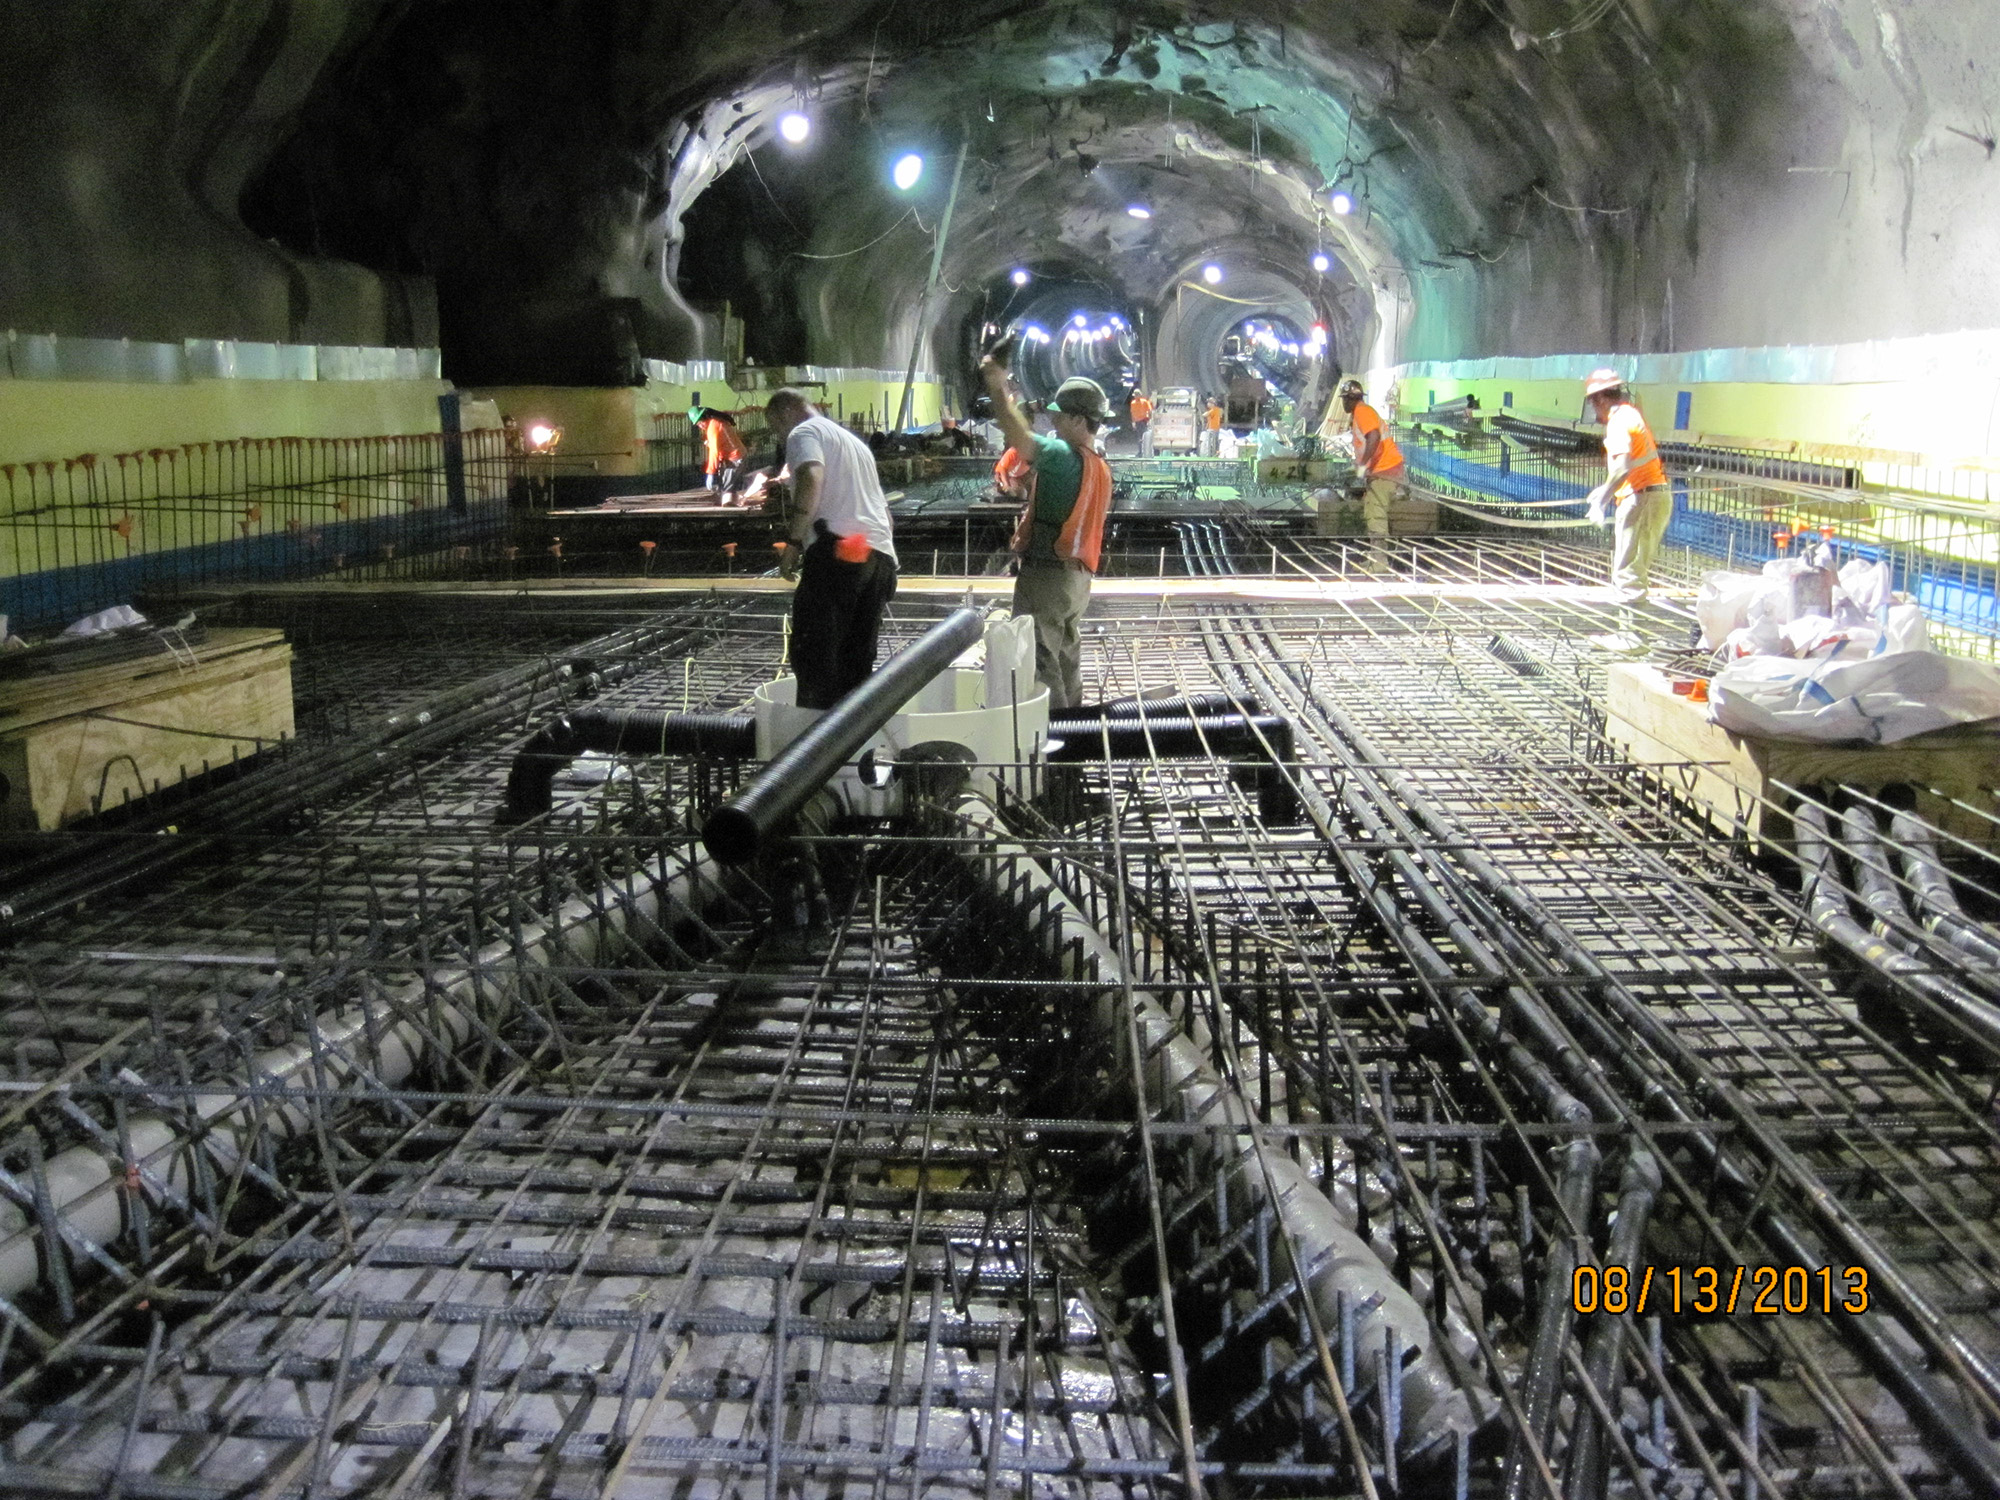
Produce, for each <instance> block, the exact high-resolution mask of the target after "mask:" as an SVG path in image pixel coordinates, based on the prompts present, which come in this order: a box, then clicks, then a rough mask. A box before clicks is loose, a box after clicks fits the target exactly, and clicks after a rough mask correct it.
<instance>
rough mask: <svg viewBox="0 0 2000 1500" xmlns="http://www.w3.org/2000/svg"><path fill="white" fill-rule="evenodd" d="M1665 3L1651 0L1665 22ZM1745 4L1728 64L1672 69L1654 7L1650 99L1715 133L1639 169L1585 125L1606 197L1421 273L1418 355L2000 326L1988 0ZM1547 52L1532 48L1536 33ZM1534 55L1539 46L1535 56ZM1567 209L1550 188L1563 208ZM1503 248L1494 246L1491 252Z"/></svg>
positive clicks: (1649, 10) (1996, 109)
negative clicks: (1747, 100)
mask: <svg viewBox="0 0 2000 1500" xmlns="http://www.w3.org/2000/svg"><path fill="white" fill-rule="evenodd" d="M1667 9H1668V8H1667V7H1655V6H1652V5H1637V4H1635V5H1634V7H1633V11H1634V14H1635V15H1636V16H1639V17H1641V18H1642V19H1643V20H1644V21H1652V20H1653V19H1654V18H1655V17H1656V16H1657V15H1658V14H1659V13H1660V12H1664V11H1666V10H1667ZM1761 9H1762V13H1761V14H1753V12H1752V8H1749V7H1746V8H1745V14H1744V17H1743V20H1744V25H1745V33H1746V34H1745V37H1744V44H1745V45H1746V46H1747V47H1749V48H1751V51H1750V54H1749V55H1748V56H1746V57H1744V58H1743V59H1742V60H1741V62H1740V63H1738V62H1737V61H1735V60H1730V61H1729V62H1728V64H1727V66H1726V67H1725V68H1724V69H1723V71H1722V72H1721V73H1720V74H1719V75H1717V76H1708V75H1706V74H1694V73H1689V72H1686V71H1683V70H1681V69H1678V68H1677V67H1676V63H1675V50H1674V47H1673V45H1672V41H1671V28H1670V27H1669V26H1668V25H1667V24H1666V23H1664V22H1656V23H1655V24H1656V26H1657V31H1656V34H1657V35H1658V36H1659V37H1660V41H1659V44H1658V45H1659V51H1658V53H1657V55H1656V56H1655V57H1654V58H1653V59H1652V62H1653V68H1654V72H1653V75H1652V76H1649V77H1646V78H1644V79H1641V80H1638V81H1637V82H1636V83H1633V82H1630V81H1626V80H1621V81H1620V82H1619V84H1618V87H1619V88H1621V89H1627V88H1629V90H1630V95H1631V97H1633V98H1634V100H1635V108H1634V109H1633V111H1632V114H1633V116H1634V117H1635V118H1638V117H1642V116H1643V115H1644V114H1645V113H1646V112H1645V111H1643V110H1642V109H1640V108H1638V107H1637V101H1638V99H1639V98H1641V97H1642V96H1643V95H1644V94H1647V93H1657V94H1659V95H1660V97H1661V100H1662V103H1664V104H1666V105H1670V106H1671V107H1672V108H1673V109H1674V110H1678V111H1682V112H1685V111H1690V110H1699V109H1703V108H1710V109H1713V108H1715V107H1716V106H1717V102H1718V101H1724V100H1727V99H1728V98H1729V97H1730V96H1731V95H1732V94H1737V93H1740V92H1742V91H1744V90H1752V91H1755V92H1756V93H1757V95H1758V96H1759V97H1758V98H1757V100H1756V104H1755V107H1753V108H1744V109H1738V110H1735V111H1732V112H1729V113H1727V114H1725V115H1720V116H1718V120H1717V125H1716V128H1715V130H1714V131H1713V138H1712V142H1711V144H1710V145H1709V146H1708V147H1706V148H1705V149H1704V150H1702V151H1701V152H1699V153H1693V154H1688V155H1686V156H1684V157H1683V158H1681V159H1680V160H1679V161H1678V162H1677V163H1671V164H1667V165H1663V166H1660V167H1656V168H1655V169H1653V170H1651V171H1648V172H1645V173H1642V174H1625V173H1621V172H1619V171H1618V170H1617V164H1618V162H1619V161H1620V160H1621V158H1622V157H1623V156H1624V155H1625V154H1626V147H1627V144H1628V142H1627V141H1625V140H1621V139H1619V138H1618V137H1615V136H1614V137H1612V138H1610V139H1606V140H1603V141H1601V142H1595V143H1593V142H1591V141H1589V140H1588V139H1579V140H1578V141H1576V142H1575V143H1573V144H1572V145H1571V146H1570V147H1569V149H1570V150H1571V151H1572V152H1573V153H1577V154H1579V155H1581V154H1583V153H1585V152H1586V150H1587V149H1595V150H1596V151H1597V153H1598V155H1599V158H1600V160H1601V161H1602V162H1603V163H1604V170H1603V171H1602V173H1601V179H1600V185H1599V187H1598V188H1597V191H1596V193H1595V195H1594V196H1591V197H1588V198H1585V199H1583V200H1582V201H1578V202H1574V203H1572V205H1571V206H1570V207H1569V208H1567V209H1561V210H1553V211H1551V212H1547V213H1545V214H1544V215H1543V216H1542V218H1543V222H1541V223H1539V224H1536V225H1534V226H1533V230H1532V232H1531V233H1529V234H1527V235H1526V236H1524V237H1523V238H1521V239H1519V240H1514V241H1508V242H1506V243H1498V242H1495V243H1492V244H1489V245H1485V246H1480V247H1478V249H1479V250H1480V251H1481V252H1483V253H1481V254H1480V256H1479V257H1478V258H1477V259H1476V260H1471V261H1463V260H1462V261H1461V262H1460V264H1459V265H1458V266H1455V267H1453V268H1452V269H1450V270H1449V271H1447V270H1444V269H1442V268H1426V269H1428V270H1430V271H1431V274H1430V275H1429V276H1428V277H1426V278H1425V279H1424V280H1423V281H1421V282H1420V283H1419V284H1418V285H1417V287H1416V288H1415V297H1416V302H1417V308H1418V312H1417V319H1416V323H1415V326H1414V328H1413V330H1412V333H1411V335H1410V337H1409V339H1408V340H1407V341H1406V342H1405V344H1404V347H1403V350H1402V351H1401V353H1402V357H1404V358H1417V359H1423V358H1454V357H1464V356H1483V355H1489V354H1540V353H1554V352H1561V351H1566V350H1596V349H1619V350H1632V351H1638V352H1652V351H1667V350H1684V349H1700V348H1712V347H1733V346H1758V345H1765V344H1808V343H1844V342H1850V341H1858V340H1864V339H1877V338H1890V337H1897V336H1905V335H1913V334H1926V333H1944V332H1951V331H1955V330H1958V329H1963V328H1993V327H2000V277H1996V276H1995V275H1994V274H1993V272H1992V269H1991V264H1992V258H1993V249H1992V247H1993V246H1994V245H1995V243H2000V161H1996V159H1995V139H1994V138H1995V133H1996V128H1995V127H1996V117H2000V74H1996V69H2000V57H1996V55H1995V53H1994V50H1993V49H1994V43H1995V41H1996V40H2000V12H1996V10H1995V9H1994V7H1993V6H1992V5H1991V3H1990V0H1774V3H1772V4H1771V5H1770V6H1768V7H1764V8H1761ZM1528 50H1529V51H1531V52H1532V51H1533V50H1534V49H1533V48H1530V49H1528ZM1523 66H1524V67H1527V68H1532V67H1535V66H1536V64H1533V63H1531V62H1524V63H1523ZM1547 206H1548V207H1550V208H1551V209H1552V208H1553V206H1552V205H1547ZM1489 257H1490V259H1489Z"/></svg>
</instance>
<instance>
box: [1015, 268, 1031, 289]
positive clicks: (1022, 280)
mask: <svg viewBox="0 0 2000 1500" xmlns="http://www.w3.org/2000/svg"><path fill="white" fill-rule="evenodd" d="M1013 282H1014V285H1015V286H1026V285H1027V284H1028V273H1027V272H1026V271H1022V270H1018V269H1017V270H1016V271H1015V272H1014V276H1013Z"/></svg>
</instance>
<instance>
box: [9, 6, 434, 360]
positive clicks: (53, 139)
mask: <svg viewBox="0 0 2000 1500" xmlns="http://www.w3.org/2000/svg"><path fill="white" fill-rule="evenodd" d="M387 8H388V0H68V3H61V4H53V3H48V0H0V58H4V59H5V67H6V78H5V82H6V86H5V87H4V88H0V263H4V272H0V326H5V327H14V328H18V329H20V330H22V331H23V332H37V333H61V334H69V335H80V336H89V337H109V338H120V337H129V338H136V339H163V340H176V339H181V338H188V337H206V338H245V339H259V340H274V341H287V342H299V343H368V344H412V343H416V344H428V343H433V342H435V337H436V331H435V325H434V318H433V314H432V311H431V307H430V298H429V294H428V290H427V288H426V287H425V286H424V285H423V284H422V283H421V282H414V283H413V282H410V281H406V280H404V279H402V278H399V277H396V276H394V275H387V276H385V275H381V274H377V273H375V272H371V271H368V270H364V269H363V268H361V267H360V266H357V265H354V264H352V263H343V262H340V261H337V260H332V259H328V258H323V257H316V256H314V255H312V254H310V253H309V252H303V251H301V250H300V249H298V248H297V247H294V248H290V249H287V248H284V247H281V246H278V245H275V244H273V243H271V242H270V241H268V240H265V239H261V238H259V237H258V236H256V235H254V234H252V233H251V232H250V231H249V230H247V229H246V228H245V227H244V225H243V222H242V220H241V219H240V218H239V217H238V214H237V211H236V202H237V197H238V195H239V194H240V193H241V191H242V188H243V184H244V182H245V180H246V179H247V178H248V176H249V175H250V174H251V173H252V172H253V171H255V170H256V169H257V168H258V167H259V166H260V165H261V164H262V163H263V162H264V161H265V160H266V158H267V157H268V156H269V154H270V153H271V151H272V150H273V148H274V147H275V146H276V144H277V142H278V140H279V139H280V138H281V136H282V133H283V132H284V130H285V129H286V128H288V126H289V125H290V123H291V120H292V118H293V116H294V113H295V111H296V110H297V108H298V106H299V104H300V102H301V101H302V100H303V99H304V97H305V95H306V93H307V91H308V90H309V89H310V88H311V87H312V84H313V82H314V80H315V79H316V78H317V77H318V76H319V73H320V71H321V69H322V68H323V66H324V65H325V63H326V61H327V59H328V58H329V57H332V56H334V55H335V54H337V53H338V52H340V51H341V50H342V49H344V48H347V47H350V46H352V45H353V44H354V43H355V41H356V40H357V39H358V38H359V37H360V36H362V35H363V34H365V33H366V31H367V30H368V29H369V28H370V27H372V26H373V25H375V23H376V22H377V21H378V20H379V19H380V17H381V16H382V14H383V13H384V11H385V10H386V9H387Z"/></svg>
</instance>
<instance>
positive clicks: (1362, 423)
mask: <svg viewBox="0 0 2000 1500" xmlns="http://www.w3.org/2000/svg"><path fill="white" fill-rule="evenodd" d="M1371 432H1379V433H1381V434H1382V441H1381V442H1380V443H1379V444H1378V445H1377V446H1376V449H1375V461H1374V462H1373V463H1371V464H1370V465H1369V466H1368V472H1369V473H1370V474H1388V473H1391V472H1393V471H1394V470H1396V469H1400V468H1402V467H1403V450H1402V449H1401V448H1398V447H1397V446H1396V440H1395V439H1394V438H1392V437H1390V436H1389V429H1388V428H1386V427H1384V426H1383V425H1382V415H1381V413H1380V412H1378V411H1376V410H1375V408H1374V407H1372V406H1370V405H1369V404H1368V403H1367V402H1366V401H1363V402H1362V403H1360V404H1359V405H1358V406H1356V407H1355V408H1354V435H1355V437H1357V438H1366V437H1367V436H1368V434H1369V433H1371ZM1354 456H1355V457H1356V458H1357V459H1358V458H1359V457H1360V456H1361V444H1360V443H1356V444H1355V449H1354Z"/></svg>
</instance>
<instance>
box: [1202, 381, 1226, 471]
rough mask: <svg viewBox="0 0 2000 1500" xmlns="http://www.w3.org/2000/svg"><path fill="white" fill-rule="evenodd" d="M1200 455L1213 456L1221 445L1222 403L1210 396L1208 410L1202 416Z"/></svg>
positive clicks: (1204, 456)
mask: <svg viewBox="0 0 2000 1500" xmlns="http://www.w3.org/2000/svg"><path fill="white" fill-rule="evenodd" d="M1202 422H1203V426H1202V432H1201V456H1202V457H1203V458H1213V457H1215V455H1216V452H1217V451H1218V450H1219V449H1220V448H1221V447H1222V403H1221V402H1220V401H1218V400H1216V399H1215V397H1213V396H1210V397H1209V398H1208V412H1207V414H1206V415H1205V416H1204V417H1203V418H1202Z"/></svg>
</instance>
